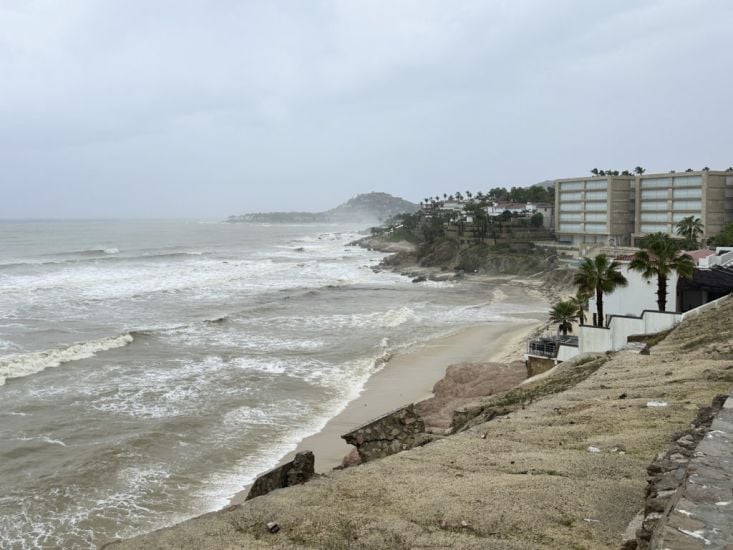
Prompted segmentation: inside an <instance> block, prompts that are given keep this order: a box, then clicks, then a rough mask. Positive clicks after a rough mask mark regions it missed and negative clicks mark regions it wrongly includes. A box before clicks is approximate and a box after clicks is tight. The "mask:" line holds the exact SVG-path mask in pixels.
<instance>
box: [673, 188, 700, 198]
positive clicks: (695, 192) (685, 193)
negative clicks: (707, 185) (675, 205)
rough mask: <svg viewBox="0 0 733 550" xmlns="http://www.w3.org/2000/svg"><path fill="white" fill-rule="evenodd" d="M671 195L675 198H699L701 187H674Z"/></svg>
mask: <svg viewBox="0 0 733 550" xmlns="http://www.w3.org/2000/svg"><path fill="white" fill-rule="evenodd" d="M673 196H674V198H675V199H680V198H681V199H687V198H692V199H699V198H700V197H702V188H700V187H698V188H697V189H675V190H674V192H673Z"/></svg>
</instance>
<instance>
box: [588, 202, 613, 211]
mask: <svg viewBox="0 0 733 550" xmlns="http://www.w3.org/2000/svg"><path fill="white" fill-rule="evenodd" d="M585 209H586V210H608V204H607V203H606V202H587V203H585Z"/></svg>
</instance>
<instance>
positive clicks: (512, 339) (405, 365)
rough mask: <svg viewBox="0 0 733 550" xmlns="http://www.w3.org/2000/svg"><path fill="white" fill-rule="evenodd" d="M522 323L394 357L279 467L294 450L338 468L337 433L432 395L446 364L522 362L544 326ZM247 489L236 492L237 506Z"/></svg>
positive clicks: (342, 451) (487, 327)
mask: <svg viewBox="0 0 733 550" xmlns="http://www.w3.org/2000/svg"><path fill="white" fill-rule="evenodd" d="M522 317H524V318H525V319H524V321H520V322H517V321H516V320H515V321H514V322H511V323H509V322H506V323H490V324H482V325H476V326H472V327H468V328H465V329H461V330H460V331H458V332H456V333H453V334H451V335H449V336H444V337H440V338H435V339H432V340H429V341H427V342H424V343H422V344H418V345H416V346H413V347H411V348H408V349H406V350H404V351H401V352H399V353H397V354H396V355H395V356H394V357H393V358H392V359H391V360H390V361H389V362H388V363H387V364H386V365H385V366H384V367H383V368H382V369H381V370H380V371H378V372H376V373H375V374H374V375H373V376H372V377H371V378H370V379H369V380H368V382H367V383H366V385H365V387H364V390H363V391H362V392H361V394H360V395H359V397H357V398H356V399H354V400H353V401H351V402H350V403H349V404H348V405H346V408H345V409H344V410H343V411H341V412H340V413H339V414H338V415H336V416H335V417H333V418H332V419H331V420H329V421H328V423H327V424H326V425H325V426H324V428H323V429H322V430H321V431H320V432H318V433H316V434H313V435H311V436H309V437H307V438H305V439H304V440H303V441H301V442H300V444H299V445H298V447H297V449H296V450H295V451H293V452H292V453H289V454H288V455H287V456H285V457H284V458H283V459H282V460H281V462H280V464H283V463H285V462H287V461H289V460H292V457H293V456H294V454H295V452H298V451H303V450H309V451H313V453H314V455H315V459H316V466H315V468H316V472H319V473H323V472H327V471H329V470H331V469H333V468H334V467H336V466H339V465H340V464H341V461H342V459H343V458H344V456H345V455H347V454H348V453H349V452H350V451H351V450H352V449H353V447H352V446H350V445H347V444H346V443H345V442H344V441H343V439H341V435H342V434H345V433H348V432H350V431H351V430H353V429H354V428H356V427H358V426H360V425H361V424H364V423H366V422H368V421H370V420H372V419H375V418H377V417H379V416H382V415H383V414H385V413H388V412H390V411H392V410H394V409H397V408H399V407H401V406H403V405H407V404H409V403H415V402H417V401H421V400H423V399H426V398H428V397H430V396H432V389H433V386H434V385H435V383H436V382H437V381H438V380H440V379H441V378H442V377H443V376H444V375H445V371H446V369H447V368H448V366H450V365H452V364H455V363H461V362H483V361H510V360H516V359H521V358H522V352H523V350H524V342H525V341H526V338H527V336H528V335H529V334H530V333H531V332H532V331H533V330H535V329H536V328H537V327H539V326H540V325H541V324H542V323H541V322H539V321H537V317H538V316H537V314H527V315H515V319H522ZM247 491H248V488H246V489H244V490H243V491H240V492H239V493H237V494H236V495H235V496H234V497H233V498H232V502H233V503H238V502H241V501H242V500H243V499H244V498H245V497H246V494H247Z"/></svg>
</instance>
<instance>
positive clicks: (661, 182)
mask: <svg viewBox="0 0 733 550" xmlns="http://www.w3.org/2000/svg"><path fill="white" fill-rule="evenodd" d="M641 187H642V189H645V188H647V187H672V178H644V179H642V180H641Z"/></svg>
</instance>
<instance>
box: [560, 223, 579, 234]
mask: <svg viewBox="0 0 733 550" xmlns="http://www.w3.org/2000/svg"><path fill="white" fill-rule="evenodd" d="M560 231H570V232H574V233H580V231H581V224H579V223H561V224H560Z"/></svg>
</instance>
